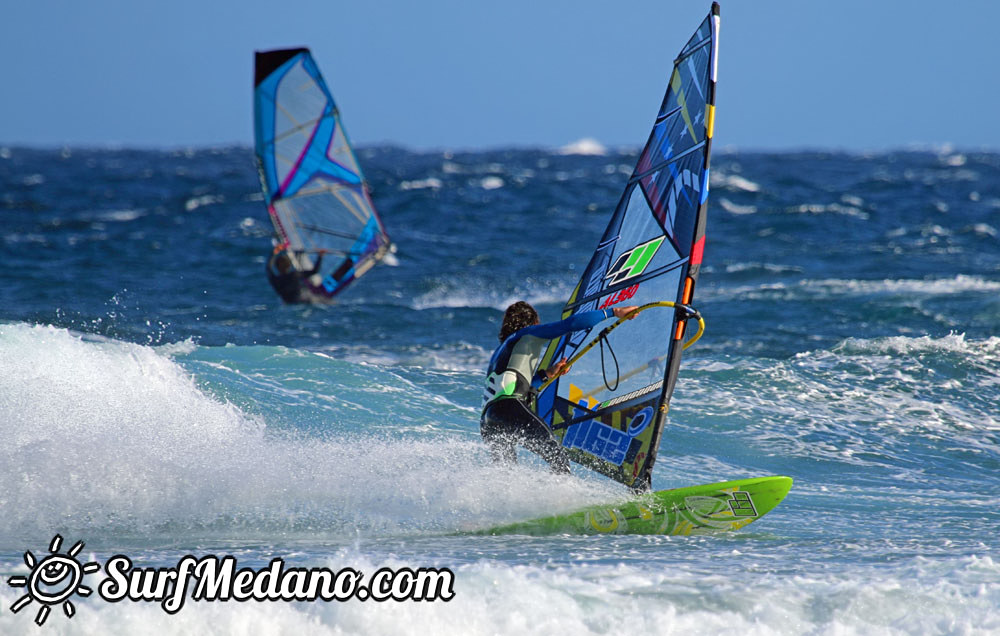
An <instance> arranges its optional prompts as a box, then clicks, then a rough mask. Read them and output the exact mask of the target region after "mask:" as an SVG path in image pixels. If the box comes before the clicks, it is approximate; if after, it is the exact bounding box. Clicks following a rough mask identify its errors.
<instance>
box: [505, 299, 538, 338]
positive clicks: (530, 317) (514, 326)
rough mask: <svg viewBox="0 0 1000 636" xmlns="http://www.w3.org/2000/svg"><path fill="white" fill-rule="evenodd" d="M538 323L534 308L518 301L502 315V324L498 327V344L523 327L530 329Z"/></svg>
mask: <svg viewBox="0 0 1000 636" xmlns="http://www.w3.org/2000/svg"><path fill="white" fill-rule="evenodd" d="M537 322H538V312H537V311H535V308H534V307H532V306H531V305H529V304H528V303H526V302H524V301H523V300H519V301H517V302H516V303H514V304H513V305H511V306H510V307H508V308H507V311H505V312H504V314H503V324H502V325H500V342H503V341H504V340H506V339H507V336H509V335H510V334H512V333H514V332H515V331H520V330H521V329H524V328H525V327H530V326H531V325H534V324H536V323H537Z"/></svg>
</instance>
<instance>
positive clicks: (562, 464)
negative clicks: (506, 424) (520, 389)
mask: <svg viewBox="0 0 1000 636" xmlns="http://www.w3.org/2000/svg"><path fill="white" fill-rule="evenodd" d="M506 401H508V402H515V403H516V404H517V405H518V410H519V412H518V414H517V420H518V423H519V429H520V430H519V436H520V438H521V443H522V444H524V447H525V448H527V449H528V450H530V451H531V452H533V453H537V454H538V455H539V456H540V457H541V458H542V459H544V460H545V461H546V462H548V464H549V466H550V467H551V468H552V472H555V473H566V474H569V472H570V470H569V456H568V455H567V454H566V450H565V449H564V448H563V447H562V445H561V444H560V443H559V440H557V439H556V438H555V436H553V435H552V432H551V431H550V430H549V427H548V426H546V425H545V422H543V421H542V420H541V419H540V418H539V417H538V416H537V415H535V414H534V413H533V412H532V411H531V409H529V408H528V407H527V406H526V405H525V404H523V403H522V402H521V401H520V400H506Z"/></svg>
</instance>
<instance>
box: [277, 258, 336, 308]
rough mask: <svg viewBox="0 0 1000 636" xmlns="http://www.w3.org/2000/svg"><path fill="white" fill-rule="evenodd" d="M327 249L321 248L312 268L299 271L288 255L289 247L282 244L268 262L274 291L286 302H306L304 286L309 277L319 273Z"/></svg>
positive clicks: (306, 284)
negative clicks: (285, 247) (286, 247)
mask: <svg viewBox="0 0 1000 636" xmlns="http://www.w3.org/2000/svg"><path fill="white" fill-rule="evenodd" d="M325 252H326V250H319V252H318V254H319V256H318V257H317V258H316V262H315V264H314V265H313V267H312V269H310V270H308V271H299V270H297V269H295V266H294V265H293V264H292V259H291V257H290V256H289V255H288V250H287V249H282V248H281V247H280V246H279V247H278V248H275V250H274V253H273V254H271V258H270V259H269V260H268V262H267V280H268V281H270V283H271V286H272V287H274V291H276V292H278V295H279V296H281V299H282V300H284V301H285V302H286V303H299V302H304V301H305V298H304V294H303V287H305V286H308V284H309V283H308V279H309V277H310V276H314V275H315V274H317V273H319V268H320V266H321V265H322V263H323V254H324V253H325Z"/></svg>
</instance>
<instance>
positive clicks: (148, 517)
mask: <svg viewBox="0 0 1000 636" xmlns="http://www.w3.org/2000/svg"><path fill="white" fill-rule="evenodd" d="M241 366H242V367H243V368H244V369H246V364H245V363H243V364H242V365H241ZM220 370H221V371H223V372H227V371H225V369H220ZM228 372H229V373H235V374H237V375H239V376H240V377H241V378H243V381H245V382H250V383H252V384H253V385H254V386H255V387H257V390H258V391H260V392H263V393H264V394H266V395H269V396H271V397H272V399H275V400H278V401H279V403H280V402H281V401H287V402H289V403H292V404H294V403H296V402H301V401H304V400H313V399H317V395H318V394H317V393H316V392H313V391H304V390H303V389H301V388H297V387H298V386H301V381H300V382H298V384H296V383H295V382H291V381H290V382H287V383H284V385H282V383H280V382H279V383H278V385H279V386H275V380H274V378H266V377H264V378H262V377H258V375H257V374H255V372H253V370H252V369H251V370H249V371H245V372H240V371H239V370H233V369H229V371H228ZM368 373H369V374H373V375H374V376H375V377H376V380H375V381H372V382H369V381H367V380H365V379H364V378H362V379H361V381H362V382H363V383H364V386H363V387H361V389H354V390H355V392H356V391H379V392H384V391H385V390H395V391H397V393H398V395H399V397H398V398H394V397H392V396H389V395H387V396H385V397H383V398H382V400H383V401H384V403H386V404H390V405H392V404H396V403H399V404H406V403H408V401H409V399H410V398H411V396H412V394H413V392H414V391H413V387H410V388H409V389H407V388H406V386H405V382H403V383H402V384H401V383H400V381H399V376H395V378H396V379H393V376H391V375H384V374H383V375H381V376H380V375H379V374H381V373H382V372H380V371H379V370H377V369H372V370H369V371H368ZM344 379H345V380H351V381H358V379H357V378H353V379H352V378H350V377H345V378H344ZM262 382H268V383H270V384H268V385H264V384H261V383H262ZM227 386H230V387H235V386H236V385H235V383H234V384H231V385H227ZM319 395H325V392H324V393H321V394H319ZM366 395H367V393H366ZM331 397H332V398H333V399H335V400H339V398H338V396H336V395H334V396H331ZM444 402H447V400H444ZM328 404H332V405H333V407H334V408H332V409H331V410H330V411H329V412H332V413H334V414H335V417H332V418H330V419H329V420H327V421H325V425H326V426H327V427H328V430H329V432H330V435H329V436H328V437H327V436H324V437H317V436H316V434H315V433H314V434H312V435H309V436H307V435H305V434H304V433H296V432H294V431H292V432H289V431H287V430H286V431H285V432H281V431H280V430H276V431H274V432H269V431H268V429H267V427H266V426H265V424H266V422H264V421H263V420H262V418H260V417H259V416H254V415H250V414H248V413H245V412H243V411H241V410H240V409H239V408H237V407H236V406H234V405H233V404H231V403H229V402H227V401H225V400H222V399H220V398H218V397H215V396H213V395H212V394H210V393H207V392H205V390H204V389H202V388H200V387H199V383H198V382H196V381H195V379H194V378H193V377H192V376H191V375H190V374H189V373H188V372H187V371H186V370H185V369H184V368H183V367H181V366H180V365H179V364H178V363H177V362H175V361H173V360H171V359H170V358H169V357H167V356H165V355H164V354H163V353H161V352H159V351H157V350H156V349H154V348H152V347H145V346H140V345H134V344H129V343H123V342H117V341H111V340H102V341H89V340H84V339H83V338H81V337H79V336H77V335H75V334H72V333H70V332H67V331H66V330H62V329H56V328H52V327H39V326H35V327H31V326H27V325H20V324H19V325H2V326H0V437H2V438H3V439H4V444H3V445H2V446H0V483H3V484H5V488H4V492H3V495H2V497H3V509H4V515H3V517H2V518H0V538H2V537H5V536H12V535H19V534H21V533H23V532H32V533H37V532H49V531H51V529H52V528H55V527H59V528H69V529H73V528H76V529H80V530H81V531H86V532H87V533H89V535H90V536H92V537H93V536H94V535H95V534H98V535H107V534H112V535H115V534H121V533H124V534H135V533H138V534H143V535H145V534H149V533H153V534H156V533H159V532H168V534H169V533H170V532H172V531H170V530H165V528H177V527H180V528H185V529H191V531H192V532H195V533H196V534H197V533H198V532H203V531H208V530H207V529H210V528H212V527H215V526H216V525H218V527H221V528H225V529H226V531H227V532H230V533H237V534H238V533H239V532H240V531H241V530H244V531H246V532H249V533H251V534H253V533H255V532H262V531H266V530H262V529H267V528H273V527H279V528H284V529H286V530H287V529H295V528H300V527H311V528H322V529H323V530H324V531H327V532H331V533H334V534H337V533H345V532H346V533H348V534H351V533H354V532H358V531H364V532H369V533H370V532H376V533H377V532H390V533H393V532H406V531H409V530H412V529H422V530H428V529H432V530H433V529H437V530H453V529H456V528H457V527H458V526H459V525H463V526H476V525H477V524H478V525H482V526H486V525H492V524H493V523H497V522H501V521H506V520H513V519H516V518H522V519H523V518H527V517H528V516H542V515H544V514H547V513H549V511H550V510H552V509H553V507H557V506H559V505H562V506H563V507H565V506H567V505H569V506H573V505H574V504H582V503H588V502H592V501H593V500H594V497H597V496H601V497H603V498H604V499H606V498H607V496H608V492H609V491H608V490H607V486H606V485H602V486H601V487H595V486H594V485H593V484H590V485H587V484H586V483H585V482H581V481H580V480H578V479H567V478H559V477H555V476H551V475H549V474H548V472H547V471H546V470H545V469H544V468H543V467H541V466H536V465H533V464H526V465H524V466H520V467H518V468H516V469H514V470H511V471H506V470H504V469H501V468H497V467H495V466H492V465H491V464H490V462H489V461H488V458H487V457H486V451H485V448H484V446H483V445H482V443H481V442H480V441H479V439H478V434H477V433H476V431H475V429H473V428H472V427H471V426H470V427H469V428H467V429H463V431H462V432H461V433H457V434H454V435H441V434H440V433H438V434H436V435H434V436H432V437H431V438H430V439H413V438H397V437H394V436H392V435H390V434H388V433H386V432H384V431H385V430H386V429H383V432H381V433H379V432H373V433H370V434H364V433H362V432H359V430H358V428H357V427H354V426H352V424H353V422H352V419H353V417H354V416H352V415H351V413H352V410H354V409H370V408H372V407H371V400H368V399H367V398H366V399H365V404H354V405H352V404H351V403H350V402H349V401H343V400H339V401H336V402H328ZM442 408H444V409H445V410H447V409H448V408H455V406H454V405H449V404H445V405H444V407H439V408H438V412H442ZM326 412H327V411H321V413H326ZM392 412H393V411H392V409H391V408H388V409H386V410H381V409H380V411H379V413H378V416H379V419H380V421H381V420H384V419H385V418H386V417H390V418H391V417H394V416H393V415H392ZM411 417H412V414H411ZM466 417H467V415H464V414H463V416H462V418H463V419H465V418H466ZM422 424H423V425H424V426H428V425H430V426H431V430H433V424H434V417H433V415H432V416H429V417H428V419H426V420H424V421H423V422H422ZM396 428H398V427H393V429H396ZM410 428H411V429H413V428H414V427H413V426H411V427H410ZM352 431H353V432H352ZM456 466H462V467H467V468H463V478H462V479H461V480H457V479H454V471H455V467H456ZM498 471H499V472H498ZM547 480H548V481H549V483H548V486H547V487H546V488H544V489H542V488H539V483H540V481H541V482H542V483H546V481H547ZM498 484H499V485H498ZM542 491H544V492H542Z"/></svg>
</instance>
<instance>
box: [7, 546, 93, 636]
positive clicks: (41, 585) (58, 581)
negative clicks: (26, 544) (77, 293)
mask: <svg viewBox="0 0 1000 636" xmlns="http://www.w3.org/2000/svg"><path fill="white" fill-rule="evenodd" d="M61 546H62V537H61V536H59V535H58V534H57V535H56V536H54V537H52V543H51V544H50V545H49V552H50V554H49V555H48V556H47V557H45V558H44V559H42V560H41V561H39V560H37V559H35V555H33V554H32V553H31V552H25V553H24V562H25V564H26V565H27V566H28V567H29V568H31V574H29V575H28V576H12V577H10V578H9V579H7V583H8V584H9V585H10V586H11V587H24V588H27V594H25V595H24V596H22V597H21V598H19V599H17V600H16V601H14V604H13V605H11V606H10V611H11V612H13V613H15V614H16V613H18V612H19V611H21V610H22V609H24V608H25V607H27V606H28V605H30V604H31V601H35V602H37V603H38V604H39V605H41V607H40V608H38V614H37V615H36V616H35V622H36V623H38V624H39V625H42V624H43V623H44V622H45V619H47V618H48V617H49V612H50V611H51V610H52V606H53V605H59V604H60V603H62V606H63V611H64V612H65V613H66V616H67V617H68V618H73V615H74V614H75V613H76V608H75V607H73V603H72V602H71V601H70V600H69V597H71V596H73V594H79V595H80V596H84V597H85V596H90V594H91V593H92V592H93V590H91V589H90V588H89V587H86V586H85V585H83V577H84V576H85V575H87V574H90V573H91V572H97V571H98V570H100V569H101V566H100V564H99V563H93V562H91V563H87V564H83V563H80V562H79V561H77V560H76V555H77V554H79V553H80V550H82V549H83V541H77V542H76V544H74V545H73V547H72V548H70V549H69V550H67V551H66V554H59V548H60V547H61Z"/></svg>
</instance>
